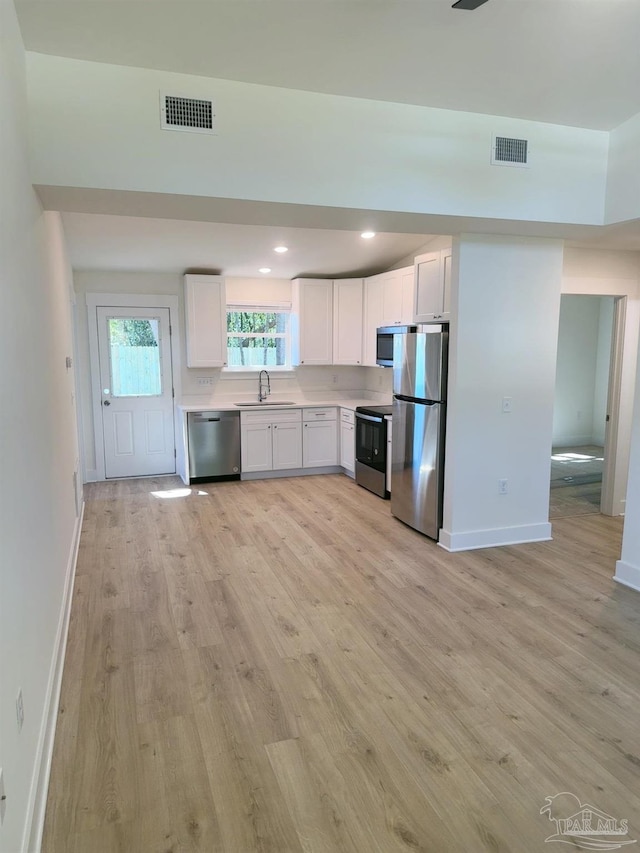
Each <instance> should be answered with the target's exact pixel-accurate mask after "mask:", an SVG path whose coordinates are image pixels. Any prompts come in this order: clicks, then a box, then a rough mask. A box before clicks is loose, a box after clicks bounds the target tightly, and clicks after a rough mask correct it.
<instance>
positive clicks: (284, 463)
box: [240, 409, 302, 474]
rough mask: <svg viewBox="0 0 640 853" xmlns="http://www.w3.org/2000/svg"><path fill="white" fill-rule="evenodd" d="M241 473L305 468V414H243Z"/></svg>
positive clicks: (241, 423)
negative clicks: (303, 450) (303, 440)
mask: <svg viewBox="0 0 640 853" xmlns="http://www.w3.org/2000/svg"><path fill="white" fill-rule="evenodd" d="M240 437H241V454H240V455H241V470H242V473H243V474H250V473H253V472H256V471H282V470H286V469H288V468H301V467H302V415H301V412H300V410H299V409H296V410H289V411H287V412H273V411H262V412H242V413H241V415H240Z"/></svg>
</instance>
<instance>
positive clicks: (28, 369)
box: [0, 3, 79, 853]
mask: <svg viewBox="0 0 640 853" xmlns="http://www.w3.org/2000/svg"><path fill="white" fill-rule="evenodd" d="M0 113H1V114H2V122H0V134H1V137H0V151H2V158H1V159H0V184H1V186H2V191H1V192H0V221H1V222H2V228H0V258H1V259H2V261H1V264H0V285H1V290H2V327H3V328H2V334H1V335H0V394H1V398H2V448H3V484H2V492H1V497H0V502H1V507H0V590H1V591H0V649H1V650H2V663H1V664H0V667H1V673H2V675H1V688H2V689H1V691H0V744H1V749H0V765H2V768H3V772H4V785H5V791H6V796H7V800H6V802H5V804H4V805H5V808H6V814H5V819H4V824H3V826H2V827H1V828H0V848H1V849H2V850H3V851H7V853H18V851H26V850H29V851H35V850H37V849H39V846H38V838H39V833H40V827H41V824H42V819H43V815H44V812H43V809H44V804H45V797H46V782H47V777H48V760H49V756H50V749H51V746H52V739H53V732H54V728H55V722H56V710H57V696H58V687H59V678H60V675H61V663H62V657H63V654H64V641H65V630H66V614H67V613H68V605H69V602H70V590H71V581H72V577H73V567H74V559H75V545H76V542H77V535H78V532H79V519H78V517H77V511H76V510H77V505H76V493H75V488H74V474H75V472H76V462H77V455H78V454H77V443H76V418H75V409H74V400H73V395H74V379H73V368H67V366H66V357H67V356H72V338H71V293H72V289H71V270H70V267H69V263H68V260H67V257H66V251H65V242H64V234H63V231H62V225H61V221H60V217H59V215H58V214H56V213H48V214H43V212H42V210H41V207H40V205H39V202H38V199H37V198H36V196H35V193H34V192H33V188H32V186H31V181H30V177H29V170H28V164H27V159H26V151H27V105H26V74H25V57H24V49H23V45H22V41H21V37H20V32H19V29H18V23H17V20H16V16H15V10H14V6H13V3H0ZM20 689H21V690H22V695H23V700H24V725H23V727H22V730H21V731H18V727H17V723H16V704H15V703H16V697H17V694H18V691H19V690H20Z"/></svg>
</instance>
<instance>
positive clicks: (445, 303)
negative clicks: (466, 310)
mask: <svg viewBox="0 0 640 853" xmlns="http://www.w3.org/2000/svg"><path fill="white" fill-rule="evenodd" d="M450 317H451V249H444V250H443V252H442V319H443V320H449V319H450Z"/></svg>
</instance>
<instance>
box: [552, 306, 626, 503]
mask: <svg viewBox="0 0 640 853" xmlns="http://www.w3.org/2000/svg"><path fill="white" fill-rule="evenodd" d="M618 301H619V300H617V299H616V298H615V297H613V296H587V295H572V294H563V295H562V297H561V303H560V325H559V331H558V360H557V366H556V387H555V405H554V414H553V442H552V453H551V483H550V500H549V517H550V518H552V519H553V518H563V517H566V516H576V515H586V514H589V513H600V512H603V513H605V514H611V513H610V512H607V502H608V497H607V489H606V484H607V479H608V477H609V471H608V463H609V461H610V458H609V457H610V454H611V453H612V451H613V452H614V453H615V451H614V450H613V449H612V448H611V446H610V445H611V442H610V440H609V436H610V433H611V429H610V427H611V419H612V417H617V404H616V393H615V389H616V386H617V377H616V367H617V359H616V352H617V334H616V330H617V328H618V315H619V311H618V310H617V306H616V302H618Z"/></svg>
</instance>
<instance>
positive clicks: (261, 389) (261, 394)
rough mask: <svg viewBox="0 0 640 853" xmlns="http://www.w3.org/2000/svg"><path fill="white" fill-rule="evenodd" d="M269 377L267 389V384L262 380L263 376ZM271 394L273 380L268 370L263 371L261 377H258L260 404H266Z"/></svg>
mask: <svg viewBox="0 0 640 853" xmlns="http://www.w3.org/2000/svg"><path fill="white" fill-rule="evenodd" d="M263 373H264V375H265V376H266V377H267V381H266V388H265V383H264V381H263V379H262V374H263ZM270 393H271V379H270V378H269V372H268V371H267V370H261V371H260V375H259V376H258V400H259V402H260V403H264V401H265V400H266V399H267V397H268V396H269V394H270Z"/></svg>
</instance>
